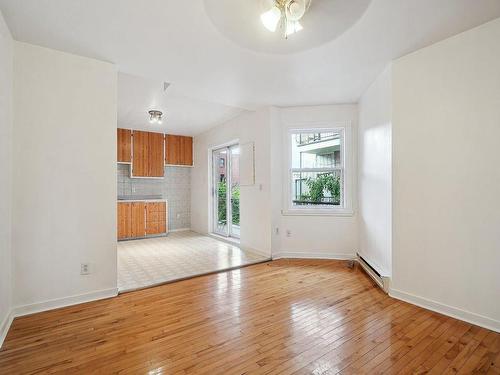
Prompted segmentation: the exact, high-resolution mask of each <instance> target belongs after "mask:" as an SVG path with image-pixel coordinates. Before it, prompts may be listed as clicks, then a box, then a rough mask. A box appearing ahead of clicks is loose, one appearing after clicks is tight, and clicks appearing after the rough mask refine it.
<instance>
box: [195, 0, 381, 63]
mask: <svg viewBox="0 0 500 375" xmlns="http://www.w3.org/2000/svg"><path fill="white" fill-rule="evenodd" d="M204 2H205V11H206V13H207V15H208V17H209V18H210V20H211V21H212V23H213V24H214V26H215V27H216V28H217V30H218V31H219V32H220V33H221V34H223V35H224V36H225V37H226V38H228V39H230V40H232V41H233V42H234V43H236V44H238V45H240V46H242V47H244V48H248V49H251V50H254V51H258V52H265V53H276V54H287V53H296V52H300V51H305V50H307V49H310V48H314V47H317V46H320V45H322V44H325V43H327V42H330V41H332V40H334V39H336V38H337V37H338V36H340V35H341V34H342V33H344V32H345V31H346V30H347V29H349V28H350V27H351V26H352V25H353V24H354V23H355V22H356V21H357V20H358V19H359V18H360V17H361V16H362V15H363V13H364V12H365V10H366V9H367V8H368V5H369V4H370V2H371V0H313V1H312V3H311V6H310V7H309V9H308V10H307V11H306V13H305V14H304V15H303V16H302V17H299V18H300V23H301V25H302V27H303V30H301V31H300V32H297V33H294V34H293V35H290V36H289V37H288V39H287V40H285V39H284V38H283V32H280V30H277V31H276V32H274V33H273V32H270V31H269V30H267V29H266V28H265V27H264V26H263V24H262V22H261V18H260V16H261V14H262V13H263V7H262V1H261V0H204ZM271 3H272V2H271ZM288 11H289V12H290V13H292V12H293V13H295V12H296V13H295V14H300V13H301V11H302V10H301V9H300V3H299V4H297V6H295V5H293V9H289V10H288Z"/></svg>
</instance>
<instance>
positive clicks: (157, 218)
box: [117, 201, 168, 240]
mask: <svg viewBox="0 0 500 375" xmlns="http://www.w3.org/2000/svg"><path fill="white" fill-rule="evenodd" d="M117 211H118V218H117V224H118V230H117V237H118V240H124V239H130V238H143V237H146V236H150V235H159V234H166V233H167V231H168V225H167V203H166V202H148V201H137V202H118V210H117Z"/></svg>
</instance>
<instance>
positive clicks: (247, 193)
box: [191, 109, 271, 256]
mask: <svg viewBox="0 0 500 375" xmlns="http://www.w3.org/2000/svg"><path fill="white" fill-rule="evenodd" d="M269 116H270V114H269V109H262V110H259V111H256V112H246V113H244V114H242V115H240V116H238V117H236V118H234V119H232V120H230V121H228V122H227V123H225V124H222V125H220V126H217V127H215V128H213V129H211V130H209V131H207V132H205V133H203V134H200V135H198V136H196V137H195V138H194V167H193V170H192V173H191V229H193V230H195V231H197V232H200V233H209V232H211V228H210V225H211V223H210V220H209V215H210V209H209V205H210V200H209V186H210V184H209V182H210V177H211V174H209V159H208V156H209V152H208V150H209V149H210V148H213V147H215V146H218V145H222V144H225V143H227V142H230V141H233V140H239V142H240V143H247V142H254V143H255V185H254V186H242V187H241V188H240V221H241V246H242V247H243V248H248V249H253V250H256V251H258V252H260V253H263V254H265V255H268V256H270V255H271V218H270V216H271V211H270V208H269V207H270V204H271V200H270V194H271V192H270V191H271V187H270V180H271V177H270V161H269V158H270V148H271V143H270V142H271V139H270V138H271V137H270V127H269V126H270V119H269Z"/></svg>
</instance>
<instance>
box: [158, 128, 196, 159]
mask: <svg viewBox="0 0 500 375" xmlns="http://www.w3.org/2000/svg"><path fill="white" fill-rule="evenodd" d="M165 164H167V165H187V166H192V165H193V138H192V137H185V136H182V135H170V134H167V135H166V136H165Z"/></svg>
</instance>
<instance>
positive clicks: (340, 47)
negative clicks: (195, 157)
mask: <svg viewBox="0 0 500 375" xmlns="http://www.w3.org/2000/svg"><path fill="white" fill-rule="evenodd" d="M220 1H222V0H220ZM233 1H260V0H233ZM314 1H315V0H313V3H314ZM317 1H320V0H317ZM321 1H324V0H321ZM329 1H331V2H337V1H340V0H329ZM353 1H354V0H353ZM356 1H358V0H356ZM207 4H209V5H210V2H209V1H207ZM0 9H1V10H2V12H3V13H4V16H5V19H6V21H7V23H8V25H9V27H10V29H11V31H12V33H13V35H14V37H15V38H16V39H17V40H21V41H25V42H29V43H33V44H38V45H42V46H47V47H50V48H54V49H58V50H62V51H67V52H71V53H75V54H78V55H83V56H89V57H94V58H98V59H101V60H106V61H110V62H114V63H116V64H117V65H118V67H119V69H120V71H121V72H124V73H128V74H133V75H136V76H142V77H147V78H148V80H149V79H150V80H152V81H154V82H158V85H160V87H161V85H162V83H163V82H164V81H167V82H171V83H172V86H171V89H172V90H173V92H174V93H175V95H174V96H176V97H180V98H184V100H185V102H184V105H185V108H186V111H185V112H184V113H185V114H186V115H185V117H183V116H182V115H180V114H179V115H178V116H179V118H184V120H182V121H184V123H185V124H189V123H190V118H189V115H190V113H191V112H192V113H193V114H196V116H198V115H200V117H198V118H201V117H203V116H201V114H203V113H205V111H207V112H206V113H209V112H210V111H212V112H210V113H212V114H213V117H212V118H213V119H217V116H219V115H221V116H222V117H221V118H224V116H225V113H226V112H227V111H228V108H227V106H233V107H240V108H247V109H253V108H255V107H258V106H261V105H279V106H289V105H307V104H324V103H345V102H355V101H357V100H358V99H359V97H360V95H361V94H362V92H363V91H364V90H365V89H366V87H367V86H368V85H369V84H370V83H371V82H372V81H373V80H374V79H375V77H376V76H377V75H378V74H379V73H380V72H381V71H382V69H383V68H384V67H385V66H386V65H387V63H388V62H390V61H391V60H392V59H394V58H397V57H399V56H401V55H404V54H407V53H409V52H412V51H414V50H416V49H418V48H421V47H424V46H426V45H429V44H432V43H434V42H436V41H439V40H442V39H444V38H446V37H448V36H451V35H454V34H457V33H459V32H461V31H464V30H467V29H470V28H472V27H474V26H477V25H479V24H481V23H484V22H486V21H489V20H491V19H494V18H497V17H499V16H500V0H372V1H371V3H370V4H369V6H368V8H367V9H366V11H365V12H364V14H363V15H362V16H361V17H360V18H359V20H358V21H357V22H355V23H354V25H353V26H352V27H350V28H349V29H347V30H346V31H345V32H344V33H342V34H341V35H338V36H337V37H336V38H335V33H333V34H332V35H333V38H334V39H333V40H331V41H329V42H326V43H324V44H321V45H320V46H317V47H315V48H312V49H308V50H305V51H302V52H298V53H288V54H283V53H280V54H278V53H277V54H275V53H263V52H257V51H255V50H252V49H250V48H246V47H242V45H244V44H243V43H241V40H240V44H238V43H236V42H234V41H233V40H235V38H234V36H233V37H232V38H230V37H228V36H226V35H225V34H224V33H225V32H227V30H225V29H224V28H221V26H220V24H219V25H218V26H217V27H216V26H215V25H214V23H213V22H212V19H213V18H214V16H213V15H212V17H209V16H208V15H207V12H206V10H205V2H204V0H184V1H179V0H106V1H103V0H0ZM241 9H244V8H243V7H242V8H241ZM212 10H213V9H212ZM212 10H210V12H212ZM233 11H235V10H233ZM226 16H227V15H226ZM235 17H236V16H235ZM239 17H241V15H240V16H239ZM305 17H307V14H306V16H305ZM339 17H340V18H339V21H338V22H346V20H347V18H348V17H347V16H346V17H345V18H344V19H343V21H340V20H342V16H339ZM242 19H245V18H242ZM247 20H248V22H252V23H253V25H254V26H253V27H255V28H256V33H261V29H258V30H257V28H260V27H262V26H261V25H260V24H259V22H255V20H254V19H253V18H251V17H248V18H247ZM304 20H305V19H304ZM324 22H326V23H328V24H329V25H331V27H333V28H334V27H337V26H338V25H337V24H336V23H333V22H331V20H325V21H324ZM347 23H348V22H347ZM336 25H337V26H336ZM242 27H243V26H242ZM244 27H245V28H248V27H250V26H249V25H245V26H244ZM315 27H316V26H315V25H311V26H308V27H307V28H306V29H304V30H303V31H301V32H300V33H303V35H306V34H307V33H311V34H315V35H317V33H318V30H319V28H323V27H325V25H324V24H322V25H320V26H317V27H318V29H317V30H316V31H315ZM219 30H223V31H222V32H221V31H219ZM297 35H298V34H297ZM303 38H305V36H304V37H303ZM313 39H314V38H313ZM314 40H315V41H316V42H317V41H318V38H316V39H314ZM300 41H301V40H299V39H298V38H296V39H294V38H292V37H291V38H289V39H288V40H287V41H282V42H283V43H289V44H291V45H292V47H290V50H293V49H294V48H295V46H293V44H294V43H296V44H300ZM323 42H324V40H321V41H320V42H319V43H323ZM247 47H248V45H247ZM302 47H303V46H302ZM302 47H301V48H298V49H303V48H302ZM263 49H265V47H263ZM277 52H283V51H277ZM285 52H287V51H285ZM288 52H290V51H288ZM169 90H170V89H169ZM146 91H147V90H146ZM129 96H130V97H132V96H134V95H133V94H126V95H121V97H129ZM188 98H189V99H188ZM141 100H143V101H144V105H146V104H147V101H148V99H141ZM174 102H175V101H172V102H171V103H174ZM209 103H212V105H209ZM216 103H218V104H216ZM221 104H222V106H221ZM140 105H141V104H137V107H139V106H140ZM166 105H168V106H169V105H176V104H169V103H167V102H166ZM179 105H181V104H179ZM190 106H193V110H192V111H191V110H188V109H189V108H191V107H190ZM148 107H149V106H148ZM216 107H218V109H216ZM120 108H121V111H122V113H120V114H119V116H120V118H122V119H123V121H136V120H132V118H133V117H132V116H136V115H133V114H132V113H135V112H136V110H133V109H130V113H131V115H130V116H131V117H130V118H129V117H127V115H126V114H125V111H126V110H127V111H128V106H127V105H125V104H120ZM147 109H149V108H144V111H147ZM170 110H172V111H174V110H173V109H172V108H170ZM168 111H169V109H168V108H167V110H166V112H167V113H168ZM229 112H231V111H229ZM174 115H175V114H174V112H172V116H174ZM175 116H177V115H175ZM207 117H208V116H207ZM217 121H218V120H217ZM202 122H203V123H205V122H204V121H203V120H202ZM171 125H172V126H174V124H171ZM210 125H212V124H209V121H207V122H206V126H210ZM184 126H189V125H184ZM205 128H206V127H205ZM200 130H201V128H199V129H197V128H196V127H193V128H192V129H190V131H192V132H193V133H195V132H197V131H200Z"/></svg>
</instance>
